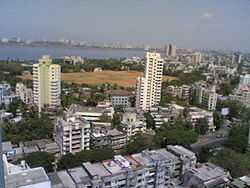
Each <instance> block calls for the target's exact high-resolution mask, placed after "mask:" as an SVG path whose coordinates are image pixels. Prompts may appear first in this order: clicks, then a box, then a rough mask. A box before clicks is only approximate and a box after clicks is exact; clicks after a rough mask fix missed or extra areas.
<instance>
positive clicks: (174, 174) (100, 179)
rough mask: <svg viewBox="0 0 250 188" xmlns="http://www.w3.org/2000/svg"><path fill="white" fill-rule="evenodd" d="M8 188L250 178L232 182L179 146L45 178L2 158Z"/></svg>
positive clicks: (111, 187) (174, 185) (158, 186)
mask: <svg viewBox="0 0 250 188" xmlns="http://www.w3.org/2000/svg"><path fill="white" fill-rule="evenodd" d="M3 162H4V163H3V165H4V169H5V184H6V187H8V188H21V187H43V188H69V187H82V188H117V187H150V188H186V187H192V188H215V187H224V188H247V187H249V185H250V184H249V183H250V181H249V179H250V178H249V177H247V176H244V177H241V178H236V179H233V178H232V177H231V175H230V172H229V171H227V170H225V169H223V168H221V167H219V166H216V165H214V164H212V163H198V162H197V158H196V155H195V154H194V153H193V152H192V151H190V150H188V149H186V148H184V147H183V146H179V145H168V146H167V147H166V148H162V149H156V150H144V151H142V152H140V153H135V154H131V155H115V156H114V157H113V158H112V159H107V160H104V161H100V162H95V163H91V162H84V163H82V165H81V166H78V167H74V168H70V169H66V170H61V171H56V172H52V173H48V174H46V172H45V170H44V169H43V168H42V167H37V168H30V167H29V165H28V164H27V163H26V162H25V161H21V164H20V165H14V164H11V163H9V162H7V158H6V156H5V155H4V156H3Z"/></svg>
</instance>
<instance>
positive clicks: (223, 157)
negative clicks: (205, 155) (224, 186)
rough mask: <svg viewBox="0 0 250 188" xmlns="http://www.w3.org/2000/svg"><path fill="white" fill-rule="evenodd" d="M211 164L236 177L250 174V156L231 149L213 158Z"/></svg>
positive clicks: (224, 150)
mask: <svg viewBox="0 0 250 188" xmlns="http://www.w3.org/2000/svg"><path fill="white" fill-rule="evenodd" d="M209 161H210V162H212V163H214V164H216V165H219V166H221V167H223V168H225V169H227V170H229V171H230V174H231V175H232V176H233V177H234V178H237V177H241V176H244V175H246V174H249V173H250V154H249V153H246V154H241V153H237V152H235V151H234V150H231V149H227V148H225V149H223V150H222V151H220V152H219V153H218V154H217V155H215V156H214V157H212V158H211V159H210V160H209Z"/></svg>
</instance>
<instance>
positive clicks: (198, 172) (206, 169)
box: [191, 163, 227, 182]
mask: <svg viewBox="0 0 250 188" xmlns="http://www.w3.org/2000/svg"><path fill="white" fill-rule="evenodd" d="M191 172H192V173H193V174H194V175H195V176H196V177H198V178H199V179H201V180H202V181H204V182H208V181H210V180H213V179H217V178H220V177H223V176H225V175H227V171H225V170H224V169H223V168H221V167H219V166H216V165H214V164H211V163H205V164H201V165H199V166H196V167H195V168H193V169H191Z"/></svg>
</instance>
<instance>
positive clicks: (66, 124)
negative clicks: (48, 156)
mask: <svg viewBox="0 0 250 188" xmlns="http://www.w3.org/2000/svg"><path fill="white" fill-rule="evenodd" d="M54 131H55V141H56V142H57V144H58V145H59V148H60V153H61V154H62V155H65V154H67V153H76V152H79V151H81V150H88V149H89V148H90V123H89V122H88V121H86V120H85V119H84V118H82V117H79V116H71V117H67V118H62V117H59V118H57V120H56V123H55V130H54Z"/></svg>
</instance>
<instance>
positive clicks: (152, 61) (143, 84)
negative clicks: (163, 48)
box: [136, 52, 163, 111]
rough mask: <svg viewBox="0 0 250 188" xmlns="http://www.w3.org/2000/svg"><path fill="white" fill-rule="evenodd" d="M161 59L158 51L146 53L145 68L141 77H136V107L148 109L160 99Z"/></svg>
mask: <svg viewBox="0 0 250 188" xmlns="http://www.w3.org/2000/svg"><path fill="white" fill-rule="evenodd" d="M162 74H163V59H162V58H161V55H160V53H156V52H147V53H146V70H145V76H144V77H143V78H140V77H139V78H137V84H136V108H137V109H141V110H144V111H148V110H149V109H150V107H152V106H156V105H158V104H159V103H160V100H161V82H162Z"/></svg>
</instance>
